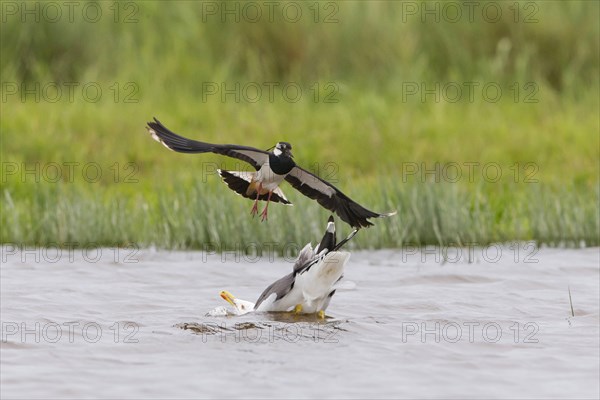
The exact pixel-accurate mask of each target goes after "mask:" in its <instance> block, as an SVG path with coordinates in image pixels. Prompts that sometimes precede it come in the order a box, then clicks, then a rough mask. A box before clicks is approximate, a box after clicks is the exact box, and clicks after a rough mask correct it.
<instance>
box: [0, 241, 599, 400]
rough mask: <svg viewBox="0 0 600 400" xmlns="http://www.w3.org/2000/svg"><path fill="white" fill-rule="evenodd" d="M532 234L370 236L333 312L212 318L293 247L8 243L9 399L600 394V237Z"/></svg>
mask: <svg viewBox="0 0 600 400" xmlns="http://www.w3.org/2000/svg"><path fill="white" fill-rule="evenodd" d="M498 250H499V251H500V252H501V256H499V254H498ZM535 250H536V251H532V249H531V248H529V249H527V248H525V246H522V247H521V250H520V251H518V252H517V251H516V250H515V248H514V246H512V247H507V246H505V247H494V248H491V249H490V248H488V249H472V250H471V251H467V250H466V249H465V250H454V251H453V252H452V251H451V252H449V254H448V258H449V260H447V261H446V262H445V263H444V262H442V260H441V254H442V250H441V249H439V248H429V249H420V250H415V249H409V250H407V251H399V250H398V251H392V250H389V251H375V252H355V253H353V254H352V257H351V259H350V261H349V263H348V265H347V267H346V273H345V279H346V280H347V281H349V282H351V283H350V284H347V288H348V290H344V291H339V292H338V293H336V295H335V297H334V298H333V300H332V302H331V305H330V307H329V309H328V310H327V315H328V318H327V319H326V320H324V321H321V320H318V319H317V318H314V317H304V316H295V315H289V314H283V315H278V314H248V315H244V316H242V317H206V316H205V313H206V312H207V311H209V310H210V309H212V308H214V307H217V306H222V305H226V303H224V302H223V300H222V299H220V298H219V296H218V293H219V291H220V290H222V289H227V290H229V291H230V292H232V293H233V294H235V295H236V296H239V297H241V298H243V299H246V300H251V301H255V300H256V298H257V297H258V295H259V294H260V293H261V291H262V290H263V289H264V288H265V287H266V286H267V285H268V284H269V283H271V282H272V281H274V280H275V279H277V278H279V277H281V276H283V275H285V274H286V273H288V271H289V270H290V268H291V264H290V263H289V262H286V261H285V260H282V259H275V260H273V262H270V260H268V259H266V258H265V259H263V260H259V261H257V260H254V259H248V258H246V257H240V258H239V259H238V260H236V258H235V257H234V256H233V255H231V254H229V255H226V256H224V257H225V259H222V258H223V256H219V255H206V254H203V253H200V252H163V251H158V252H157V251H152V250H144V251H140V252H137V253H135V252H132V251H126V250H120V251H116V250H114V249H102V251H101V254H99V255H98V254H96V253H94V251H90V252H87V253H81V252H78V251H74V252H71V251H68V250H64V251H63V252H62V253H57V252H56V251H44V250H30V251H28V252H15V251H13V249H12V248H10V247H6V246H5V247H4V248H2V267H1V289H2V290H1V319H2V346H1V383H2V385H1V397H2V398H3V399H4V398H32V397H38V398H51V397H52V398H55V397H75V398H82V397H88V398H90V397H91V398H98V397H142V396H144V397H166V396H169V397H178V398H184V397H234V396H235V397H263V396H277V397H283V398H291V397H319V398H320V397H325V398H334V397H335V398H337V397H352V398H363V397H369V398H373V397H377V398H381V397H387V398H392V397H393V398H398V397H411V398H415V397H438V398H439V397H454V398H456V397H468V398H478V397H482V396H485V397H493V398H507V397H518V398H529V397H539V398H565V397H577V398H598V396H599V384H598V376H599V373H600V371H599V363H600V354H599V334H600V332H599V319H600V317H599V308H600V306H599V285H600V283H599V279H600V275H599V255H598V254H599V252H598V249H597V248H595V249H584V250H562V249H541V250H539V251H537V249H535ZM457 252H458V253H457ZM467 253H470V255H469V256H467ZM458 256H462V257H460V258H461V260H459V261H456V262H455V261H454V260H456V259H457V258H459V257H458ZM36 257H37V260H36ZM97 257H99V259H98V260H97ZM498 257H499V258H498ZM468 258H471V261H472V262H470V263H469V262H467V259H468ZM53 261H55V262H53ZM569 287H570V289H571V294H572V300H573V311H574V313H575V317H571V316H570V314H571V307H570V304H569V294H568V288H569Z"/></svg>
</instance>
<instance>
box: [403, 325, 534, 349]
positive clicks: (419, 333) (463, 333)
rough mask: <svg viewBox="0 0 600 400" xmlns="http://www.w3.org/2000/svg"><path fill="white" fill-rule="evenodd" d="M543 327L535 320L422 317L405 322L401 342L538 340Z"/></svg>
mask: <svg viewBox="0 0 600 400" xmlns="http://www.w3.org/2000/svg"><path fill="white" fill-rule="evenodd" d="M539 330H540V327H539V325H538V324H536V323H535V322H526V323H521V322H514V323H513V324H512V325H510V326H504V327H503V326H502V325H501V324H500V323H498V322H493V321H492V322H476V321H465V322H461V323H458V322H453V321H444V322H439V321H423V322H420V323H419V322H402V343H411V342H419V343H441V342H444V343H458V342H465V341H466V342H468V343H498V342H500V341H501V340H503V341H504V342H512V343H525V344H534V343H539V339H538V338H537V337H536V335H537V334H538V332H539Z"/></svg>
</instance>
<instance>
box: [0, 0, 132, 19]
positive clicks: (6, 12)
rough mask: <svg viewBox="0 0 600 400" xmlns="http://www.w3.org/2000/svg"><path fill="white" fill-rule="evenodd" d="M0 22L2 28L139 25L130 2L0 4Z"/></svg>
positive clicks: (3, 2) (11, 2) (7, 2)
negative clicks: (20, 25) (11, 25)
mask: <svg viewBox="0 0 600 400" xmlns="http://www.w3.org/2000/svg"><path fill="white" fill-rule="evenodd" d="M0 12H1V14H2V16H1V17H0V20H1V21H2V23H3V24H6V23H8V22H13V21H18V22H21V23H23V24H25V23H50V24H56V23H59V22H68V23H77V22H84V23H89V24H95V23H97V22H100V21H101V20H102V19H109V20H111V21H113V22H114V23H125V24H135V23H138V22H139V20H138V18H137V17H138V15H139V6H138V4H137V3H136V2H133V1H113V2H108V1H106V2H96V1H2V2H1V3H0Z"/></svg>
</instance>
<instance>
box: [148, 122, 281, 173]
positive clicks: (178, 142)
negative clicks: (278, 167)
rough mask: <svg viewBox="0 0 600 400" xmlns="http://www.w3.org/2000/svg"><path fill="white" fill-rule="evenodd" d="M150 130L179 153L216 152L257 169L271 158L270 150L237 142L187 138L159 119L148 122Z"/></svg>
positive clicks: (158, 139) (159, 140) (154, 136)
mask: <svg viewBox="0 0 600 400" xmlns="http://www.w3.org/2000/svg"><path fill="white" fill-rule="evenodd" d="M146 129H148V132H149V133H150V134H151V135H152V138H153V139H154V140H156V141H157V142H160V143H162V144H163V145H164V146H165V147H166V148H168V149H170V150H173V151H177V152H179V153H215V154H221V155H224V156H228V157H232V158H236V159H238V160H241V161H244V162H247V163H248V164H250V165H252V166H253V167H254V168H255V169H256V170H257V171H258V170H259V169H260V167H261V166H262V165H263V164H264V163H266V162H267V161H268V160H269V152H268V151H264V150H260V149H255V148H254V147H248V146H239V145H235V144H212V143H205V142H199V141H197V140H192V139H187V138H184V137H183V136H179V135H178V134H176V133H174V132H172V131H170V130H169V129H167V127H165V126H164V125H163V124H162V123H161V122H160V121H159V120H157V119H156V118H154V121H153V122H148V126H147V128H146Z"/></svg>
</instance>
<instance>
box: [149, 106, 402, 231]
mask: <svg viewBox="0 0 600 400" xmlns="http://www.w3.org/2000/svg"><path fill="white" fill-rule="evenodd" d="M147 129H148V132H149V133H150V134H151V135H152V137H153V138H154V139H155V140H156V141H158V142H160V143H162V144H163V145H164V146H165V147H167V148H168V149H170V150H173V151H177V152H180V153H215V154H221V155H224V156H228V157H232V158H236V159H238V160H241V161H245V162H247V163H249V164H250V165H252V166H253V167H254V168H255V169H256V172H245V171H223V170H219V171H218V172H219V174H220V175H221V177H222V178H223V181H224V182H225V183H226V184H227V186H228V187H229V188H230V189H231V190H233V191H234V192H236V193H238V194H240V195H242V196H244V197H246V198H249V199H254V205H253V206H252V211H251V214H252V215H255V214H257V213H258V201H259V200H265V201H266V202H267V205H266V206H265V208H264V210H263V212H262V213H261V217H262V220H265V219H267V213H268V207H269V202H271V201H274V202H280V203H283V204H291V203H290V202H289V201H288V200H287V198H286V197H285V195H284V194H283V192H282V191H281V189H280V188H279V184H280V183H281V182H282V181H283V180H284V179H285V180H286V181H288V182H289V183H290V184H291V185H292V186H293V187H294V188H295V189H297V190H298V191H299V192H300V193H302V194H304V195H305V196H307V197H309V198H311V199H313V200H317V202H318V203H319V204H320V205H321V206H323V207H324V208H326V209H328V210H330V211H332V212H335V213H336V214H337V215H338V216H339V217H340V218H341V219H342V221H344V222H346V223H348V224H350V226H352V227H354V228H361V227H368V226H371V225H373V224H372V223H371V222H369V219H370V218H380V217H388V216H391V215H394V214H395V212H391V213H381V214H380V213H376V212H374V211H370V210H368V209H366V208H364V207H363V206H361V205H360V204H358V203H356V202H355V201H353V200H352V199H350V198H349V197H348V196H346V195H345V194H344V193H342V192H341V191H340V190H339V189H338V188H336V187H335V186H333V185H332V184H330V183H329V182H326V181H324V180H322V179H321V178H319V177H318V176H316V175H314V174H312V173H310V172H308V171H306V170H305V169H302V168H300V167H299V166H297V165H296V163H295V162H294V160H293V156H292V153H291V150H292V146H291V145H290V144H289V143H287V142H278V143H277V144H276V145H275V146H274V147H273V151H265V150H260V149H256V148H254V147H248V146H240V145H233V144H212V143H205V142H200V141H197V140H191V139H187V138H184V137H182V136H179V135H177V134H176V133H174V132H172V131H170V130H169V129H167V128H166V127H165V126H164V125H163V124H162V123H161V122H160V121H158V120H157V119H156V118H154V122H148V128H147Z"/></svg>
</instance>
